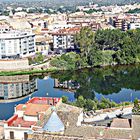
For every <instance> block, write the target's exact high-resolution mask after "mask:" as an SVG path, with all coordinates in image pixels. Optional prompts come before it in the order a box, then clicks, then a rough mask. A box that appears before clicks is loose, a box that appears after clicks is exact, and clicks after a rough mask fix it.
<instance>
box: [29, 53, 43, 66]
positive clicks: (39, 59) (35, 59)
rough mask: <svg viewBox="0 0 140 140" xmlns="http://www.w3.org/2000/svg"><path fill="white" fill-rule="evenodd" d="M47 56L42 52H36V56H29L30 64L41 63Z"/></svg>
mask: <svg viewBox="0 0 140 140" xmlns="http://www.w3.org/2000/svg"><path fill="white" fill-rule="evenodd" d="M44 59H45V57H44V56H43V55H42V54H41V53H36V55H35V56H34V57H29V58H28V60H29V64H30V65H31V64H39V63H42V62H43V61H44Z"/></svg>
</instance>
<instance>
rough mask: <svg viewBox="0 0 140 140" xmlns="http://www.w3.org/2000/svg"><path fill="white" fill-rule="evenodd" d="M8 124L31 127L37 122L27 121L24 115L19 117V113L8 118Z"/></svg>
mask: <svg viewBox="0 0 140 140" xmlns="http://www.w3.org/2000/svg"><path fill="white" fill-rule="evenodd" d="M7 123H8V126H13V127H27V128H30V127H31V126H32V125H34V124H36V122H35V121H25V120H23V118H22V117H18V115H14V116H13V117H11V118H10V119H9V120H7Z"/></svg>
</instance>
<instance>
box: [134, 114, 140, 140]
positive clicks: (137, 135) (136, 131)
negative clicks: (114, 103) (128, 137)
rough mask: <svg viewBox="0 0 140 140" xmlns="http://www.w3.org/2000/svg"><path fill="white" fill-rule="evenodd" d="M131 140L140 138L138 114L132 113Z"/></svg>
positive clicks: (139, 118)
mask: <svg viewBox="0 0 140 140" xmlns="http://www.w3.org/2000/svg"><path fill="white" fill-rule="evenodd" d="M132 128H133V133H132V134H133V140H137V139H138V138H140V115H132Z"/></svg>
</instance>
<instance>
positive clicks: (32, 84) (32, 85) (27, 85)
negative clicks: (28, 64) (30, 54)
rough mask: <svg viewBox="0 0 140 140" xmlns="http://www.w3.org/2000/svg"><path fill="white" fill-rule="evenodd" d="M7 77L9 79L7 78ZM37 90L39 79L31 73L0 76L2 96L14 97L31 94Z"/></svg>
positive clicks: (6, 97) (3, 97) (5, 97)
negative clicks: (31, 76)
mask: <svg viewBox="0 0 140 140" xmlns="http://www.w3.org/2000/svg"><path fill="white" fill-rule="evenodd" d="M6 79H7V80H6ZM36 90H37V80H36V79H35V78H30V77H29V75H21V76H20V75H18V76H12V77H11V76H4V77H3V76H2V77H1V78H0V98H1V99H4V100H8V99H14V98H19V97H23V96H26V95H29V94H31V93H33V92H34V91H36Z"/></svg>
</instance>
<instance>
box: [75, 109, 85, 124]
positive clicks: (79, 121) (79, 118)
mask: <svg viewBox="0 0 140 140" xmlns="http://www.w3.org/2000/svg"><path fill="white" fill-rule="evenodd" d="M83 115H84V114H83V111H82V112H81V113H80V115H79V116H78V121H77V123H76V125H77V126H81V122H82V121H83V119H84V118H83Z"/></svg>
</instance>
